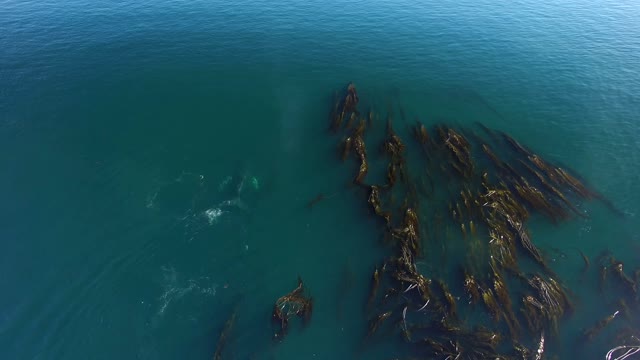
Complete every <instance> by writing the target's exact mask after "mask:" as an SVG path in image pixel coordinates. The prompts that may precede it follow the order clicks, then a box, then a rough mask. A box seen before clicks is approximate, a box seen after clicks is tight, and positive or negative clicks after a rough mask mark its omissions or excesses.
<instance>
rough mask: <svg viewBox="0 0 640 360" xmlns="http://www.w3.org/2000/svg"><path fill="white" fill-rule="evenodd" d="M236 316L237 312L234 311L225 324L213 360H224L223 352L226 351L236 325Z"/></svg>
mask: <svg viewBox="0 0 640 360" xmlns="http://www.w3.org/2000/svg"><path fill="white" fill-rule="evenodd" d="M236 314H237V312H236V311H235V310H234V311H232V312H231V315H230V316H229V318H228V319H227V321H225V323H224V326H223V328H222V331H221V332H220V337H218V343H217V345H216V352H215V353H214V355H213V359H214V360H221V359H222V351H223V350H224V348H225V346H226V344H227V340H228V338H229V333H230V332H231V330H232V329H233V326H234V325H235V322H236Z"/></svg>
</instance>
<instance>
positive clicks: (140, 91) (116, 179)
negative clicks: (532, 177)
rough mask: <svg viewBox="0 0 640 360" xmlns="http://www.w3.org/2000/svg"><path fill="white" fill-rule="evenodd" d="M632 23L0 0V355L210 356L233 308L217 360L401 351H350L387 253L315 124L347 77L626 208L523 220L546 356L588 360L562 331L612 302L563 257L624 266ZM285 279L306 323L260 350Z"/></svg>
mask: <svg viewBox="0 0 640 360" xmlns="http://www.w3.org/2000/svg"><path fill="white" fill-rule="evenodd" d="M638 18H640V3H637V2H633V1H617V2H613V1H605V0H591V1H577V0H571V1H552V2H547V3H541V2H537V1H531V0H523V1H515V2H514V1H509V2H507V1H501V0H498V1H468V0H463V1H440V2H408V1H400V2H398V1H366V2H365V1H340V0H338V1H336V0H329V1H321V2H320V1H315V2H302V1H300V2H293V1H285V0H277V1H269V2H267V1H256V0H249V1H236V2H221V1H168V0H160V1H155V2H150V1H143V2H127V1H103V0H99V1H93V2H87V1H84V0H69V1H14V0H9V1H7V0H3V1H0V165H1V167H2V169H4V171H3V175H2V176H0V199H1V201H0V244H1V245H2V249H1V251H0V288H1V289H2V295H1V296H0V358H2V359H112V358H127V359H130V358H131V359H132V358H140V359H174V358H193V359H196V358H211V357H212V356H213V353H214V351H215V346H216V341H217V337H218V335H219V332H220V330H221V328H222V325H223V324H224V322H225V320H226V319H227V317H228V314H229V313H230V312H231V311H232V309H233V308H234V304H235V303H237V302H238V299H241V301H240V303H241V304H242V305H241V309H240V311H239V313H238V314H239V316H238V318H237V319H238V321H237V323H236V326H235V328H234V329H235V330H234V332H233V336H232V338H231V339H230V341H229V343H228V344H227V349H226V351H227V353H226V354H228V355H227V356H229V357H230V358H237V359H244V358H250V357H251V356H253V358H256V359H262V358H266V359H294V358H295V359H300V358H303V359H309V358H318V359H347V358H354V357H357V356H358V355H356V354H360V356H361V357H363V358H372V359H374V358H376V359H377V358H380V359H383V358H388V357H387V355H388V354H391V353H393V351H394V347H395V346H399V345H398V344H394V343H393V342H391V341H389V342H384V341H380V344H379V345H371V344H369V345H367V346H363V345H362V344H363V337H364V334H365V333H366V315H365V314H364V311H363V301H364V299H365V298H366V294H367V291H368V281H369V277H370V273H371V269H372V268H373V266H374V264H379V263H380V260H381V259H382V258H383V257H384V256H386V255H388V251H389V250H388V248H385V247H384V246H380V244H379V243H378V242H377V240H376V239H378V238H379V236H380V229H379V226H378V225H377V223H376V222H375V220H374V219H372V218H371V216H370V215H369V214H368V213H367V212H366V208H365V206H364V205H363V204H362V198H361V197H362V196H361V194H359V193H358V192H357V191H354V190H353V188H352V187H350V186H348V183H349V180H350V177H351V172H350V171H351V170H352V169H350V168H349V167H346V166H345V165H344V164H342V163H341V162H340V161H338V160H336V156H335V152H336V146H337V141H338V140H339V139H338V138H337V137H332V136H331V135H329V134H328V133H327V131H326V129H327V127H328V120H327V114H328V112H329V110H330V107H331V102H330V97H331V94H332V93H333V92H334V91H335V90H338V89H341V88H343V87H344V86H345V85H346V84H347V83H348V82H350V81H353V82H354V83H355V84H356V85H357V86H358V89H359V92H360V98H361V99H362V101H363V102H364V103H366V104H375V105H374V107H375V106H377V108H376V110H377V111H378V112H380V113H381V114H382V117H384V113H385V112H386V104H388V103H390V102H392V103H394V104H399V106H401V107H402V108H403V111H404V112H405V113H406V117H407V118H408V119H409V120H411V121H412V120H413V119H414V118H415V117H419V118H420V119H421V120H422V121H423V122H425V123H427V124H436V123H440V122H447V123H453V124H458V125H461V126H471V124H473V123H474V122H476V121H480V122H482V123H483V124H485V125H487V126H489V127H492V128H494V129H499V130H502V131H505V132H507V133H509V134H511V135H512V136H513V137H515V138H517V139H519V140H520V141H521V142H522V143H523V144H526V145H527V146H528V147H530V148H532V149H534V150H535V151H536V152H537V153H539V154H541V155H543V156H544V157H546V158H547V159H549V160H551V161H554V162H556V163H559V164H562V165H564V166H566V167H568V168H570V169H571V170H573V171H575V172H576V173H577V174H580V175H581V176H582V178H583V179H585V181H586V182H587V183H588V184H590V185H592V186H593V187H594V188H595V189H597V190H598V191H599V192H601V193H602V194H603V195H604V196H606V197H607V198H608V199H609V200H611V201H612V203H614V204H615V206H616V207H617V208H618V209H620V210H621V211H622V212H623V213H624V214H625V216H622V217H621V216H616V215H614V214H612V213H611V212H610V211H609V210H608V209H607V208H606V207H604V206H602V204H600V203H598V202H588V203H584V204H581V205H580V206H582V207H584V209H585V210H586V211H588V212H589V214H590V216H589V218H587V219H580V218H578V219H572V220H571V221H568V222H566V223H562V224H560V225H557V226H554V225H550V224H548V223H546V222H544V221H535V220H534V221H533V223H532V224H531V232H532V239H533V240H534V242H536V244H538V245H539V247H540V248H541V249H543V250H545V252H546V253H547V254H549V255H548V257H549V259H550V261H552V264H553V267H554V270H556V271H557V272H558V275H559V276H560V277H561V278H562V279H563V281H565V282H566V284H567V285H568V286H569V287H570V288H571V289H572V290H573V291H574V292H575V297H576V304H577V305H576V311H575V313H574V314H573V315H572V316H571V318H569V319H566V320H565V321H563V323H562V327H563V329H564V330H563V332H562V335H561V337H560V338H559V339H558V340H557V343H556V350H558V352H560V353H562V354H563V356H564V357H561V358H565V357H566V356H568V354H579V356H582V357H583V358H590V357H591V358H594V359H597V358H600V359H601V358H604V354H605V353H606V350H608V349H609V348H611V347H613V346H615V345H616V344H615V343H609V342H608V341H609V338H607V337H606V336H604V337H603V338H602V339H601V342H600V343H598V344H591V345H581V346H576V343H575V340H573V339H574V337H575V336H574V335H575V334H577V333H579V332H580V331H581V330H580V329H582V328H583V327H585V326H589V325H591V324H592V323H593V322H595V321H597V320H598V319H600V318H602V316H605V315H606V314H609V313H610V312H611V310H613V308H612V307H611V303H612V301H613V299H612V298H610V297H614V295H611V296H610V297H609V296H608V295H606V294H605V295H604V296H603V295H601V294H598V293H597V292H596V291H595V284H592V283H595V280H593V281H591V279H595V278H596V277H597V275H596V269H595V267H594V268H592V269H591V270H590V271H591V272H593V273H592V274H591V273H590V274H589V277H588V279H590V280H588V281H585V280H584V279H583V278H581V275H580V271H579V269H580V268H581V266H582V264H581V261H582V260H581V259H580V257H579V256H577V255H576V252H575V251H573V250H571V249H573V248H576V247H578V248H580V249H582V250H583V251H584V252H585V253H586V254H587V255H588V256H590V257H592V258H595V257H596V256H597V254H598V253H600V252H601V251H602V250H605V249H608V250H610V251H612V252H613V253H614V254H615V256H616V257H617V258H619V259H621V260H623V261H625V263H626V266H627V268H628V269H630V271H631V269H635V268H637V267H638V266H640V256H639V255H638V254H640V252H639V251H640V246H639V244H640V243H639V241H640V238H639V237H638V235H637V232H636V231H637V228H636V225H637V224H638V220H637V216H638V214H639V212H640V205H639V204H640V172H638V165H640V141H639V140H638V139H640V118H639V116H640V22H639V21H638ZM409 120H407V122H408V121H409ZM406 125H407V123H403V122H398V123H397V127H398V128H399V129H401V130H400V132H401V134H408V132H407V130H406ZM379 128H380V129H381V128H383V125H382V124H380V126H379ZM318 193H324V194H327V195H330V196H328V197H327V199H325V200H324V201H323V202H321V203H319V204H318V206H316V207H314V208H313V209H312V210H309V209H307V208H305V205H306V204H307V203H308V202H309V201H310V200H311V199H313V198H314V197H315V196H316V195H317V194H318ZM443 272H445V273H446V270H443ZM298 275H300V276H302V278H303V279H304V280H305V282H306V284H307V286H308V287H309V289H310V291H311V292H312V294H313V296H314V299H315V309H314V315H313V319H312V322H311V324H310V326H309V327H308V328H306V329H298V328H295V329H294V330H292V331H291V333H290V334H289V335H288V336H287V338H286V340H285V341H284V342H283V343H280V344H273V343H272V341H271V335H272V329H271V325H270V312H271V309H272V304H273V302H274V300H275V299H277V298H278V297H279V296H280V295H282V294H284V293H286V292H288V291H290V290H291V289H292V288H293V287H294V286H295V279H296V278H297V276H298ZM345 289H346V290H345ZM455 295H457V296H462V294H455ZM637 320H638V318H637V313H635V314H634V315H633V316H632V318H631V319H627V320H625V321H626V326H633V325H634V324H635V325H637V324H638V321H637ZM620 326H622V325H620ZM605 335H606V334H605ZM376 346H377V347H376ZM363 347H365V348H367V347H368V349H365V350H363ZM367 350H368V352H367ZM576 356H578V355H576Z"/></svg>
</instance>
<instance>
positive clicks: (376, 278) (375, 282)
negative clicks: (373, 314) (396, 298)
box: [367, 268, 380, 305]
mask: <svg viewBox="0 0 640 360" xmlns="http://www.w3.org/2000/svg"><path fill="white" fill-rule="evenodd" d="M378 287H380V271H379V270H378V268H375V270H374V271H373V275H372V276H371V291H370V292H369V300H368V301H367V303H368V304H369V305H370V304H371V303H372V302H373V299H375V297H376V294H377V292H378Z"/></svg>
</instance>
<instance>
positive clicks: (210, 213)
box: [204, 208, 224, 225]
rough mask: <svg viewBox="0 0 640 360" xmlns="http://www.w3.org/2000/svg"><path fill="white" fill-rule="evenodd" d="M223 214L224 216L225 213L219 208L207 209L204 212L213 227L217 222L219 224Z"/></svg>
mask: <svg viewBox="0 0 640 360" xmlns="http://www.w3.org/2000/svg"><path fill="white" fill-rule="evenodd" d="M222 214H224V211H222V210H221V209H218V208H211V209H207V210H206V211H205V212H204V215H205V216H206V217H207V220H209V225H212V224H214V223H215V222H217V221H218V218H219V217H220V216H222Z"/></svg>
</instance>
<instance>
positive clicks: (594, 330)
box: [583, 310, 620, 340]
mask: <svg viewBox="0 0 640 360" xmlns="http://www.w3.org/2000/svg"><path fill="white" fill-rule="evenodd" d="M619 313H620V311H617V310H616V312H614V313H613V314H611V315H609V316H607V317H605V318H603V319H601V320H599V321H598V322H597V323H596V324H595V325H593V326H592V327H591V328H589V329H587V330H586V331H585V332H584V333H583V336H584V337H585V338H586V339H587V340H593V339H594V338H595V337H596V336H597V335H598V334H599V333H600V332H601V331H602V329H604V328H605V327H606V326H607V325H609V323H611V321H613V319H615V318H616V316H618V314H619Z"/></svg>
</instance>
